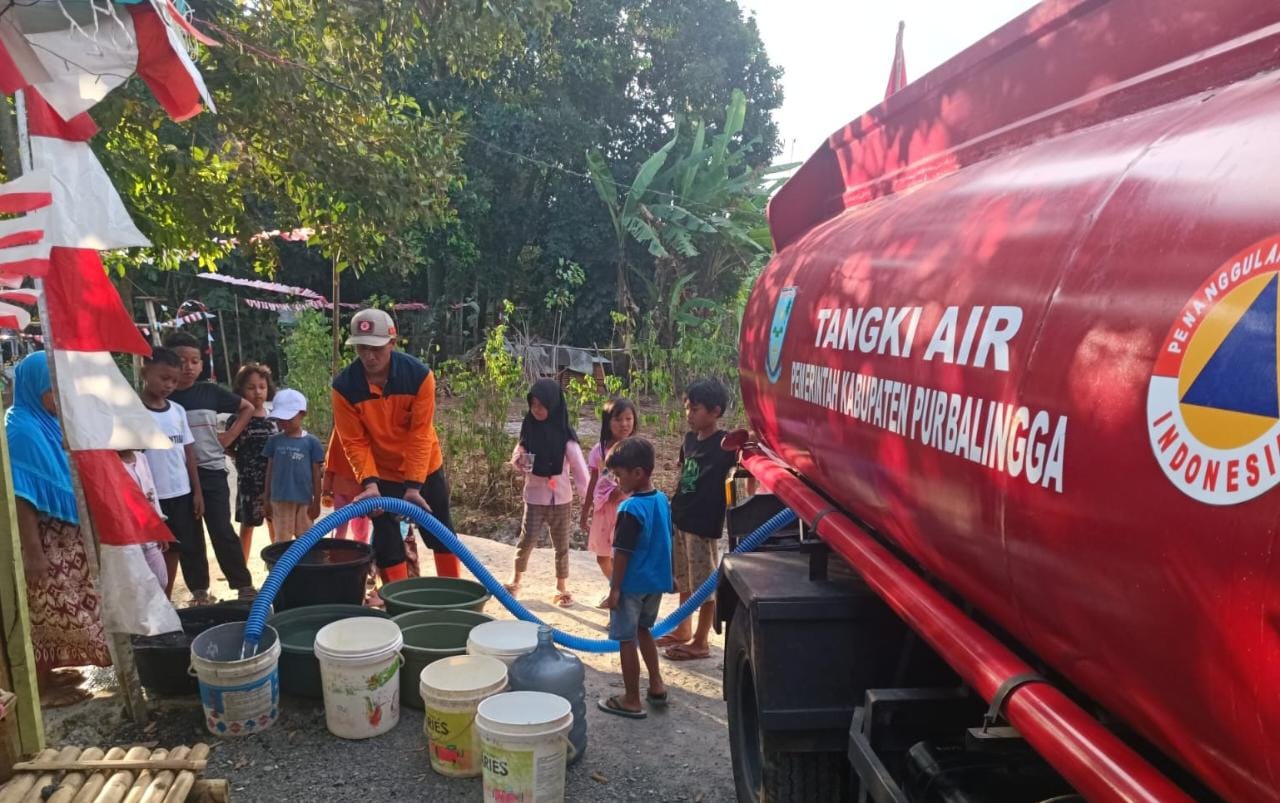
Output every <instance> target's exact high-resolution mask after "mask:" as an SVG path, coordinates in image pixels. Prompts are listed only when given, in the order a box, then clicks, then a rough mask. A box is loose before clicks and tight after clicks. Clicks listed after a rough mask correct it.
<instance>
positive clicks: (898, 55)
mask: <svg viewBox="0 0 1280 803" xmlns="http://www.w3.org/2000/svg"><path fill="white" fill-rule="evenodd" d="M906 29H907V23H905V22H899V23H898V43H897V45H896V46H895V47H894V50H893V66H892V67H890V68H889V85H888V86H887V87H885V90H884V99H885V100H888V99H889V96H890V95H892V94H893V93H894V92H897V91H899V90H901V89H902V88H903V87H904V86H906V85H907V57H906V54H904V53H903V52H902V34H903V32H905V31H906Z"/></svg>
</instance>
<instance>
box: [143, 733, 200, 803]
mask: <svg viewBox="0 0 1280 803" xmlns="http://www.w3.org/2000/svg"><path fill="white" fill-rule="evenodd" d="M190 752H191V748H190V747H187V746H186V745H183V746H181V747H175V748H173V750H170V751H169V758H170V759H171V760H185V759H186V758H187V756H188V754H190ZM177 777H178V773H177V772H176V771H175V770H172V769H166V770H162V771H160V772H157V773H156V777H155V778H152V779H151V783H150V784H148V785H147V788H146V789H145V790H144V791H143V794H142V796H141V798H139V801H138V803H161V801H163V800H164V798H165V795H167V794H168V793H169V790H170V789H172V788H173V783H174V781H175V780H177Z"/></svg>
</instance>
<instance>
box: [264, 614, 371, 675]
mask: <svg viewBox="0 0 1280 803" xmlns="http://www.w3.org/2000/svg"><path fill="white" fill-rule="evenodd" d="M353 616H370V617H373V618H376V619H390V618H391V617H390V615H388V614H386V613H383V612H382V611H380V610H377V609H376V608H366V607H364V606H362V605H308V606H307V607H304V608H293V609H290V610H287V611H281V612H280V613H277V614H274V615H273V616H271V618H269V619H267V624H269V625H271V626H272V627H274V628H275V629H276V632H277V633H279V634H280V646H281V651H280V690H281V691H282V692H284V693H285V694H292V695H296V696H298V697H317V698H318V697H322V696H323V690H322V687H321V685H320V662H319V660H317V659H316V653H315V646H316V633H318V632H320V628H322V627H324V626H325V625H327V624H330V623H331V622H336V621H338V620H339V619H350V618H351V617H353Z"/></svg>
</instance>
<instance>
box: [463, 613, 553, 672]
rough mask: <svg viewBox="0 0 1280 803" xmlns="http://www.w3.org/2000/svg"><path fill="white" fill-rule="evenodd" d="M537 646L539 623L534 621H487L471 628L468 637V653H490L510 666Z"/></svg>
mask: <svg viewBox="0 0 1280 803" xmlns="http://www.w3.org/2000/svg"><path fill="white" fill-rule="evenodd" d="M537 646H538V625H536V624H534V623H533V622H517V621H511V620H502V621H497V622H485V623H484V624H482V625H476V626H475V627H473V628H471V635H470V636H468V637H467V654H468V655H489V656H492V657H494V658H497V659H498V660H499V661H502V662H503V663H504V664H506V665H507V666H508V667H510V666H511V665H512V664H513V663H515V660H516V659H517V658H519V657H520V656H521V655H524V654H525V653H527V652H533V649H534V647H537Z"/></svg>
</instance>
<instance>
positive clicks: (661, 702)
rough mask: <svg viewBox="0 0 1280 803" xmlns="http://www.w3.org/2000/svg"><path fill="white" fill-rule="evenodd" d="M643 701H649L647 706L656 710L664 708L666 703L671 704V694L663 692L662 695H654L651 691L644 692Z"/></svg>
mask: <svg viewBox="0 0 1280 803" xmlns="http://www.w3.org/2000/svg"><path fill="white" fill-rule="evenodd" d="M644 699H646V700H648V701H649V705H652V706H655V707H657V708H666V706H667V703H669V702H671V692H670V691H664V692H663V693H662V694H654V693H653V692H651V691H646V692H645V693H644Z"/></svg>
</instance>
